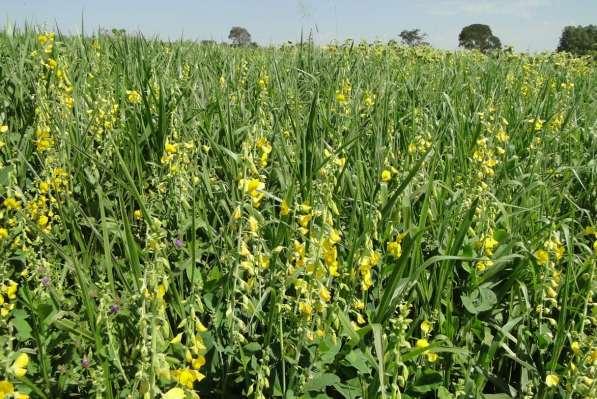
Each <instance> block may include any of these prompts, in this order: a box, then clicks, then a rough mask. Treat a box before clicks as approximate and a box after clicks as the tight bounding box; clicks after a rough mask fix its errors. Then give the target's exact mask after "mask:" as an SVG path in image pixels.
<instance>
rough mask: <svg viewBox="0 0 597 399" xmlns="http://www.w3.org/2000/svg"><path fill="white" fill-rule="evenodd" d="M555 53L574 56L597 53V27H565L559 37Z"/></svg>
mask: <svg viewBox="0 0 597 399" xmlns="http://www.w3.org/2000/svg"><path fill="white" fill-rule="evenodd" d="M557 51H567V52H569V53H572V54H575V55H587V54H595V52H597V26H596V25H587V26H580V25H579V26H566V27H565V28H564V30H563V31H562V36H561V37H560V44H559V45H558V48H557Z"/></svg>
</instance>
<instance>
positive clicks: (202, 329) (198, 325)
mask: <svg viewBox="0 0 597 399" xmlns="http://www.w3.org/2000/svg"><path fill="white" fill-rule="evenodd" d="M195 330H197V331H198V332H206V331H207V327H205V326H204V325H203V323H201V321H199V320H197V321H195Z"/></svg>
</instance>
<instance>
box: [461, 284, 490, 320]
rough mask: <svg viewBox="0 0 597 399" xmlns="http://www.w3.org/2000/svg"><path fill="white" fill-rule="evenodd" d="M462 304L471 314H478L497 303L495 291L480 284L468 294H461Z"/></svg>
mask: <svg viewBox="0 0 597 399" xmlns="http://www.w3.org/2000/svg"><path fill="white" fill-rule="evenodd" d="M460 299H461V300H462V304H463V305H464V307H465V308H466V310H468V311H469V312H470V313H472V314H479V313H481V312H485V311H488V310H489V309H491V308H493V306H494V305H495V304H496V303H497V297H496V295H495V293H494V292H493V291H492V290H491V289H490V288H488V287H487V286H481V287H479V288H477V289H476V290H474V291H473V292H472V293H471V294H469V295H461V296H460Z"/></svg>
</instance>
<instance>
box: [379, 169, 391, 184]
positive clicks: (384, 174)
mask: <svg viewBox="0 0 597 399" xmlns="http://www.w3.org/2000/svg"><path fill="white" fill-rule="evenodd" d="M390 180H392V172H391V171H390V170H388V169H384V170H383V172H381V181H382V182H384V183H387V182H389V181H390Z"/></svg>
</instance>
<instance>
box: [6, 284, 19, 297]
mask: <svg viewBox="0 0 597 399" xmlns="http://www.w3.org/2000/svg"><path fill="white" fill-rule="evenodd" d="M18 287H19V284H17V283H16V282H14V281H12V280H11V281H10V282H9V283H8V287H6V296H8V299H16V298H17V289H18Z"/></svg>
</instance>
